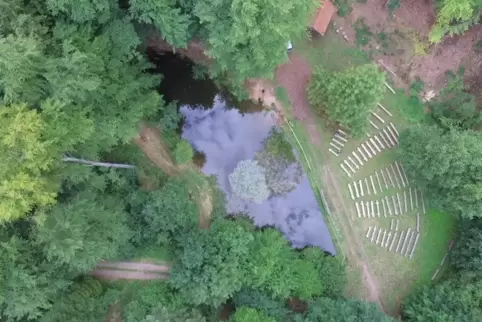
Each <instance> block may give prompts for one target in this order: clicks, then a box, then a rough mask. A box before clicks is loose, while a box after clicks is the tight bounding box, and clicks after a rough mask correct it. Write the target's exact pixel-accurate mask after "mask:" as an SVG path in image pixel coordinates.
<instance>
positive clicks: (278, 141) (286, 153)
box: [264, 129, 296, 162]
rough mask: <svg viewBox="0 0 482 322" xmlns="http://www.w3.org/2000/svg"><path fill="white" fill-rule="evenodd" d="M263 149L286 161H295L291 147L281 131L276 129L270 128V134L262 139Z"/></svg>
mask: <svg viewBox="0 0 482 322" xmlns="http://www.w3.org/2000/svg"><path fill="white" fill-rule="evenodd" d="M264 149H265V150H266V152H268V153H269V154H271V155H273V156H275V157H279V158H282V159H284V160H286V161H288V162H295V161H296V157H295V155H294V153H293V147H292V146H291V143H290V142H289V141H288V140H287V139H286V137H285V134H284V133H283V132H282V131H279V130H276V129H274V130H272V131H271V134H270V136H269V137H268V138H267V139H266V140H265V141H264Z"/></svg>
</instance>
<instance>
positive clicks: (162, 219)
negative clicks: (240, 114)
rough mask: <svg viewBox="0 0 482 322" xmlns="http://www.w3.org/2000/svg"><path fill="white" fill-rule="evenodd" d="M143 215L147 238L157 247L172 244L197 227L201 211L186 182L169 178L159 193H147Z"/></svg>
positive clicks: (181, 179)
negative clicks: (166, 243) (176, 237)
mask: <svg viewBox="0 0 482 322" xmlns="http://www.w3.org/2000/svg"><path fill="white" fill-rule="evenodd" d="M146 197H147V200H146V199H144V201H143V202H142V204H143V207H142V209H141V214H142V216H143V218H144V220H145V222H146V225H145V226H144V229H143V230H144V232H143V234H144V236H146V237H148V239H149V240H151V241H152V240H153V241H156V242H158V243H162V242H166V241H170V240H171V239H172V238H173V237H175V236H177V235H179V234H183V233H185V232H187V231H189V230H191V229H193V228H194V227H196V226H197V224H198V214H199V207H198V205H197V204H196V202H195V200H193V198H192V197H191V195H190V190H189V186H188V185H187V182H186V181H185V180H184V179H183V178H177V177H173V178H169V179H168V180H167V182H166V184H165V185H164V186H163V187H162V188H161V189H159V190H155V191H152V192H148V193H147V196H146Z"/></svg>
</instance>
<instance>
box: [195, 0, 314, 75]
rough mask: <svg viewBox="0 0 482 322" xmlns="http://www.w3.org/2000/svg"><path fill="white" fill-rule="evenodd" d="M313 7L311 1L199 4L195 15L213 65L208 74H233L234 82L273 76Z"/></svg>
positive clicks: (239, 0) (242, 0) (252, 0)
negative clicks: (289, 44) (292, 39)
mask: <svg viewBox="0 0 482 322" xmlns="http://www.w3.org/2000/svg"><path fill="white" fill-rule="evenodd" d="M315 6H316V2H315V1H312V0H300V1H292V2H279V1H275V0H268V1H258V0H249V1H245V0H232V1H219V0H205V1H200V2H197V3H196V5H195V7H194V14H195V16H196V17H197V18H198V19H199V22H200V24H201V26H202V30H201V32H200V33H201V34H202V35H204V39H205V40H206V43H207V44H208V54H209V56H211V57H212V58H213V59H214V64H215V65H214V66H213V69H212V70H211V73H213V74H215V75H222V74H224V73H226V72H228V73H229V72H232V74H230V75H229V76H230V78H231V79H232V81H233V83H235V84H243V82H244V80H246V79H247V78H251V77H264V78H272V77H273V73H274V69H275V67H276V66H277V65H279V64H281V63H283V62H285V61H286V60H287V57H288V56H287V52H286V44H287V42H288V40H290V39H291V38H293V37H294V36H298V35H301V34H302V33H304V32H305V30H306V26H307V24H308V21H309V19H310V18H311V15H312V12H313V10H314V8H315Z"/></svg>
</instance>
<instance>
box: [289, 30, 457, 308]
mask: <svg viewBox="0 0 482 322" xmlns="http://www.w3.org/2000/svg"><path fill="white" fill-rule="evenodd" d="M294 48H295V49H294V50H295V52H296V53H298V54H299V55H301V56H303V57H305V58H306V59H307V61H308V62H309V63H310V64H311V65H312V66H322V67H323V68H325V69H326V70H328V71H331V72H335V71H341V70H344V69H346V68H348V67H351V66H357V65H361V64H365V63H368V62H370V61H369V59H368V55H367V54H366V53H365V52H363V51H362V50H360V49H357V48H352V47H349V45H348V44H347V43H346V42H345V41H344V40H343V39H342V37H341V36H340V35H338V34H336V33H335V32H334V31H333V30H330V31H328V32H327V33H326V34H325V36H324V37H322V38H319V37H313V39H311V40H306V39H305V40H299V41H298V42H295V46H294ZM281 92H282V91H281V90H280V93H281ZM280 96H281V95H280ZM280 100H281V101H282V102H283V104H284V105H285V110H286V112H287V117H288V118H289V119H291V120H292V117H291V112H290V108H289V107H290V106H289V104H288V102H287V100H286V97H283V99H280ZM381 104H382V105H383V106H384V107H386V108H387V109H388V110H389V111H390V112H391V113H392V114H393V117H388V115H387V114H385V113H384V112H383V111H382V110H381V109H378V110H376V112H377V113H378V114H379V115H382V116H383V117H384V118H385V120H387V121H388V120H389V121H390V122H393V123H394V124H395V125H396V127H397V129H398V131H399V132H401V131H402V130H403V129H404V128H406V127H408V126H410V125H411V124H416V123H418V122H420V121H422V120H424V119H425V117H426V114H425V112H424V109H423V105H422V104H421V103H420V101H417V100H414V98H413V97H410V96H406V95H405V93H404V92H403V91H401V90H397V91H396V94H395V95H394V94H392V93H391V92H390V91H389V90H387V91H386V95H385V96H384V98H383V100H382V101H381ZM313 115H314V119H315V122H316V126H317V129H318V132H319V133H320V136H321V140H322V141H323V142H325V144H324V145H325V146H328V142H329V141H330V140H331V136H332V134H333V132H334V129H330V128H328V127H327V125H326V123H325V122H324V121H323V120H322V119H321V118H320V116H319V115H318V114H317V113H316V112H315V111H313ZM291 124H292V127H291V128H287V126H286V125H285V126H284V128H285V132H286V133H287V134H288V135H289V136H290V135H291V138H292V140H291V141H292V143H293V145H294V146H295V148H296V149H297V150H298V151H299V154H300V155H303V156H304V155H306V159H307V160H303V159H304V157H302V161H303V165H304V167H305V170H306V173H307V174H308V177H309V179H310V181H311V184H312V186H313V189H314V191H319V189H322V190H323V191H324V192H325V193H327V194H328V196H327V197H328V200H327V202H326V204H323V203H321V201H320V199H321V198H320V197H319V196H318V200H319V201H320V204H321V207H322V209H323V213H324V215H325V218H326V220H327V223H328V226H329V229H330V233H331V234H332V237H333V238H334V240H335V242H336V244H337V249H339V250H341V252H340V251H339V253H342V254H343V255H344V254H345V253H346V251H347V243H348V241H347V236H343V231H342V230H341V229H340V228H341V227H342V226H341V224H342V223H344V224H348V226H349V227H350V229H349V230H350V231H351V233H352V234H356V235H357V237H358V239H359V240H361V241H362V245H361V246H362V247H359V246H360V245H357V248H358V249H357V253H358V255H359V257H360V258H362V259H364V260H366V261H367V262H368V263H369V264H370V268H371V270H372V272H373V273H374V275H375V276H376V277H377V278H378V279H379V281H380V284H382V285H381V286H380V290H381V298H382V300H383V302H384V307H385V309H386V311H387V312H388V313H393V314H395V313H396V312H397V309H398V307H399V304H400V301H401V300H402V299H403V298H404V297H405V296H406V295H407V294H408V293H410V292H411V291H413V290H414V289H416V288H418V287H420V286H423V285H427V284H429V283H430V282H431V278H432V275H433V274H434V272H435V271H436V269H437V267H438V265H439V264H440V261H441V260H442V258H443V256H444V255H445V253H446V251H447V248H448V242H449V241H450V240H451V239H452V238H453V231H454V227H455V224H456V221H455V219H454V218H453V217H451V216H449V215H447V214H441V213H439V212H437V211H434V210H430V211H429V212H427V214H425V215H423V216H422V217H421V237H420V239H419V244H418V246H417V249H416V251H415V254H414V258H413V259H412V260H408V259H407V258H406V257H402V256H401V255H399V254H395V253H394V252H388V251H387V250H385V249H382V248H380V247H379V246H376V245H374V244H372V243H370V242H369V241H368V240H367V239H366V238H365V234H366V231H367V228H368V227H369V226H377V227H382V228H388V227H389V225H390V218H380V219H378V218H376V219H358V218H357V217H356V210H355V207H354V202H353V201H352V200H351V197H350V194H349V191H348V188H347V184H348V183H349V182H352V181H353V180H355V179H356V180H359V179H362V178H365V177H367V176H369V175H370V174H373V173H374V171H375V170H378V169H380V168H382V167H385V166H387V165H388V164H389V163H392V162H394V160H396V154H397V152H396V150H395V149H391V150H388V151H385V152H383V153H381V154H379V155H377V157H376V158H372V159H371V160H369V161H368V162H367V163H365V165H364V166H363V167H362V169H361V170H360V171H358V172H357V174H356V175H355V176H354V177H353V178H351V179H349V178H348V177H347V176H346V175H345V173H344V172H343V170H342V169H341V168H340V166H339V163H340V162H342V160H344V159H345V158H346V157H347V156H348V155H349V154H351V151H353V149H354V148H355V147H357V146H359V144H360V142H361V141H364V140H365V139H366V136H364V137H363V138H361V140H360V139H351V140H350V141H349V142H348V143H347V144H346V145H345V148H344V149H343V153H342V155H341V156H339V157H335V156H334V155H332V154H331V153H329V152H328V151H327V147H325V149H326V150H319V149H317V148H316V147H315V146H314V145H313V144H312V143H311V140H310V136H309V134H308V133H307V131H306V129H305V128H303V126H302V125H301V124H300V123H299V122H296V121H293V120H292V122H291ZM290 132H291V133H290ZM368 132H370V133H371V134H374V133H377V130H375V129H374V128H373V127H371V126H370V127H369V129H368ZM295 137H296V138H295ZM300 146H301V147H302V148H303V149H302V150H303V151H304V153H302V152H301V151H300V150H301V148H300ZM308 163H309V165H310V166H308ZM324 166H326V167H329V168H330V169H332V170H333V172H334V173H336V177H337V179H338V181H339V183H340V186H341V188H342V190H343V191H342V195H343V200H344V202H345V203H346V204H347V205H349V207H350V209H351V212H350V213H343V212H342V211H340V210H339V209H334V207H332V204H331V201H330V198H329V195H330V189H331V187H328V186H326V183H324V182H322V179H321V175H320V174H321V173H322V170H323V167H324ZM310 167H311V169H309V168H310ZM380 179H381V178H380ZM387 179H388V178H387ZM412 187H413V185H412ZM397 191H399V192H400V190H397ZM394 192H396V191H395V190H393V189H392V190H389V191H385V192H384V194H389V195H393V194H394ZM315 194H316V193H315ZM380 196H381V195H378V196H377V199H379V197H380ZM364 199H365V200H366V199H368V198H364ZM373 200H375V198H373ZM326 206H328V208H330V209H331V211H332V212H333V211H336V212H338V213H337V214H336V216H327V212H326ZM397 218H398V219H401V221H400V225H401V226H400V229H408V228H409V227H411V228H413V227H415V225H416V211H412V212H409V213H408V214H406V215H403V216H398V217H397ZM345 227H346V225H345ZM347 264H348V267H347V275H348V278H349V286H348V288H347V293H348V295H352V296H355V297H364V296H366V294H364V293H363V292H364V290H363V285H362V283H361V279H360V276H361V271H360V269H359V268H358V267H356V266H353V265H351V263H349V262H348V263H347ZM440 276H441V274H440V275H439V277H440Z"/></svg>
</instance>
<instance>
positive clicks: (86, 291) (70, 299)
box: [40, 277, 119, 322]
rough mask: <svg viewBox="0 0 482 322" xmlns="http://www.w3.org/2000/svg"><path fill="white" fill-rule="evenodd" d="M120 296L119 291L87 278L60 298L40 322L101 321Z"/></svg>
mask: <svg viewBox="0 0 482 322" xmlns="http://www.w3.org/2000/svg"><path fill="white" fill-rule="evenodd" d="M118 296H119V291H118V290H115V289H104V287H103V286H102V284H101V283H100V282H99V281H98V280H95V279H92V278H90V277H86V278H84V279H82V280H81V281H78V282H75V283H74V284H73V285H72V286H71V287H70V288H69V289H68V290H67V291H66V292H65V293H64V294H62V295H61V296H59V297H58V298H57V299H56V300H55V302H54V304H53V306H52V308H51V309H50V310H49V311H48V312H47V313H46V314H45V315H44V316H42V318H41V319H40V322H62V321H72V322H84V321H100V320H102V319H103V318H105V316H106V314H107V311H108V309H109V305H110V304H111V303H113V302H114V301H116V300H117V298H118Z"/></svg>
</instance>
